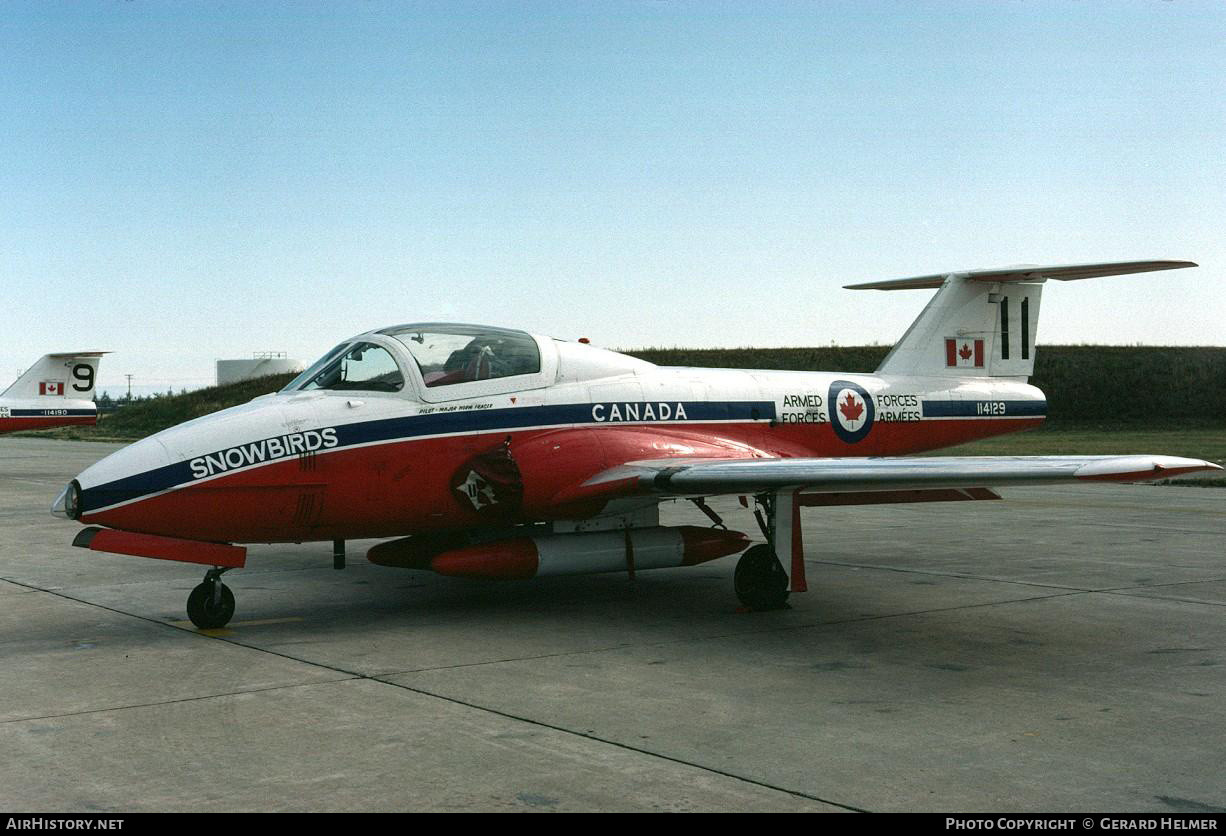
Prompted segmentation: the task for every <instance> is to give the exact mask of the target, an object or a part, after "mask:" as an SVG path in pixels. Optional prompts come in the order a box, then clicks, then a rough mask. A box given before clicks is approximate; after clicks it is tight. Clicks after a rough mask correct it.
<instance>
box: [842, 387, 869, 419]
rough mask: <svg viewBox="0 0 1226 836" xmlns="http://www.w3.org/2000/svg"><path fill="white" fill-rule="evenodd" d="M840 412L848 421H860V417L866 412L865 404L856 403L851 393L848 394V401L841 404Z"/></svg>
mask: <svg viewBox="0 0 1226 836" xmlns="http://www.w3.org/2000/svg"><path fill="white" fill-rule="evenodd" d="M839 412H841V413H843V417H844V418H846V419H847V420H848V421H858V420H860V415H861V414H862V413H863V412H864V404H862V403H856V399H855V398H854V397H852V394H851V392H848V393H847V400H845V401H842V402H841V403H840V404H839Z"/></svg>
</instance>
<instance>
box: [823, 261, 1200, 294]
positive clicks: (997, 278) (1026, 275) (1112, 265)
mask: <svg viewBox="0 0 1226 836" xmlns="http://www.w3.org/2000/svg"><path fill="white" fill-rule="evenodd" d="M1196 266H1197V265H1196V263H1195V262H1192V261H1112V262H1106V263H1102V264H1063V265H1049V266H1040V265H1037V264H1019V265H1016V266H1013V267H1000V268H997V269H994V270H949V271H947V272H945V273H934V274H932V275H931V276H912V277H911V278H908V279H886V280H884V281H879V282H864V283H862V284H849V285H844V287H845V288H847V289H848V290H919V289H923V288H935V287H940V286H941V285H942V284H944V283H945V280H946V279H947V278H948V277H950V276H961V277H963V278H967V279H971V280H973V281H977V282H1042V281H1045V280H1047V279H1056V280H1058V281H1062V282H1070V281H1074V280H1076V279H1097V278H1101V277H1103V276H1123V275H1127V274H1128V273H1150V272H1153V271H1155V270H1179V269H1181V268H1183V267H1196Z"/></svg>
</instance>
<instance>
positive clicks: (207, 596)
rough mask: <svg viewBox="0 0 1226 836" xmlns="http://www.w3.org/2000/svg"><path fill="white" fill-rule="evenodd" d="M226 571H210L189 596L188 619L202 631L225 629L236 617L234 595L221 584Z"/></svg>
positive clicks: (218, 569)
mask: <svg viewBox="0 0 1226 836" xmlns="http://www.w3.org/2000/svg"><path fill="white" fill-rule="evenodd" d="M224 571H226V570H225V569H221V568H215V569H210V570H209V571H208V572H206V573H205V576H204V581H203V582H202V583H201V584H200V585H198V586H197V587H196V588H195V589H193V590H192V593H191V595H188V596H187V617H188V618H190V619H191V620H192V624H195V625H196V626H197V627H199V628H200V629H201V630H215V629H217V628H218V627H225V626H226V625H227V624H229V623H230V619H231V618H233V617H234V593H233V592H231V591H230V587H228V586H226V585H225V584H224V583H222V582H221V573H222V572H224Z"/></svg>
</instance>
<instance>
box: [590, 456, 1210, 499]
mask: <svg viewBox="0 0 1226 836" xmlns="http://www.w3.org/2000/svg"><path fill="white" fill-rule="evenodd" d="M1202 470H1221V468H1220V467H1219V466H1218V465H1216V464H1213V463H1211V462H1207V461H1202V460H1200V459H1184V458H1177V457H1175V456H1153V455H1133V456H932V457H924V458H906V457H894V458H871V459H870V458H838V459H816V458H793V459H659V460H652V461H639V462H631V463H628V464H625V465H622V466H620V467H615V468H611V469H610V470H606V471H604V472H603V473H600V474H597V475H596V476H594V477H593V478H591V479H589V480H588V481H587V482H586V483H585V484H584V486H583V489H582V492H583V493H584V494H586V495H588V496H597V495H603V496H606V497H609V498H611V497H612V496H617V495H621V496H627V495H640V496H641V495H643V494H657V495H661V496H673V497H677V496H714V495H718V494H756V493H764V492H767V491H780V490H793V491H800V492H802V493H809V492H823V493H844V492H846V493H863V492H875V491H924V490H929V489H948V488H995V487H1005V486H1010V485H1052V484H1059V483H1062V482H1064V483H1068V482H1099V481H1116V482H1148V481H1153V480H1155V479H1166V478H1168V477H1171V476H1179V475H1182V474H1185V473H1195V472H1197V471H1202Z"/></svg>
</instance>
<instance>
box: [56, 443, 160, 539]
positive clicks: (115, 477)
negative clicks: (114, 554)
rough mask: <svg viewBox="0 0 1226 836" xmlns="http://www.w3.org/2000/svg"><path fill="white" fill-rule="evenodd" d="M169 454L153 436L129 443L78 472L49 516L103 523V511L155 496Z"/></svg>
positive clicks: (61, 494)
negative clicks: (151, 495) (62, 516)
mask: <svg viewBox="0 0 1226 836" xmlns="http://www.w3.org/2000/svg"><path fill="white" fill-rule="evenodd" d="M172 468H173V465H172V463H171V457H170V453H169V452H168V451H167V449H166V446H165V445H164V444H162V442H161V440H160V439H159V438H158V437H157V436H152V437H150V438H146V439H142V440H141V441H138V442H136V443H135V444H130V445H128V446H127V447H124V448H123V449H122V450H116V451H115V452H114V453H112V454H111V455H109V456H107V457H106V458H104V459H102V460H101V461H98V462H96V463H94V464H92V465H90V466H89V467H87V468H86V469H85V470H83V471H81V473H80V475H79V476H77V478H76V479H74V480H73V481H72V482H70V483H69V484H68V486H67V487H65V488H64V490H63V491H62V492H61V493H60V496H59V497H58V498H57V499H56V501H55V504H54V505H53V506H52V509H51V511H52V513H54V514H57V515H58V514H60V513H62V514H63V515H64V516H67V517H69V518H70V519H80V520H83V521H88V522H101V523H104V524H105V522H106V520H105V518H104V517H103V516H100V515H101V514H102V513H104V512H105V510H106V509H108V508H112V507H115V506H117V505H121V504H126V503H129V502H132V501H134V500H136V499H140V498H141V497H144V496H148V495H150V494H152V493H156V492H157V491H159V490H164V488H159V487H158V486H159V485H160V484H161V483H163V482H167V484H169V483H168V481H167V480H168V478H169V476H170V474H169V470H171V469H172Z"/></svg>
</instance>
